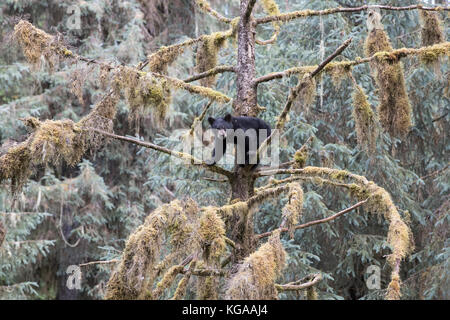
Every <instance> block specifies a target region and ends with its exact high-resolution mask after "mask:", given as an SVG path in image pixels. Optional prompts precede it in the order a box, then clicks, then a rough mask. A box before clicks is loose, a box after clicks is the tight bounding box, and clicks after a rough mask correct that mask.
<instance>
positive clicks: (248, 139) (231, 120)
mask: <svg viewBox="0 0 450 320" xmlns="http://www.w3.org/2000/svg"><path fill="white" fill-rule="evenodd" d="M208 122H209V124H210V125H211V128H212V129H216V130H215V140H214V150H213V152H212V159H211V160H209V161H207V163H208V164H209V165H214V164H216V163H217V162H219V160H220V159H222V157H223V155H224V154H225V152H226V147H227V144H228V143H233V144H235V145H237V143H238V136H239V133H240V132H241V133H242V132H243V133H245V134H246V135H245V151H244V152H245V164H243V163H240V164H239V165H240V166H241V167H244V166H247V165H249V164H250V155H252V154H256V150H257V149H258V148H259V146H260V145H261V143H262V142H263V139H264V140H265V139H266V138H268V137H269V136H270V135H271V133H272V132H271V128H270V126H269V125H268V124H267V123H266V122H264V121H263V120H261V119H259V118H255V117H233V116H232V115H230V114H227V115H226V116H225V117H223V118H212V117H209V118H208ZM239 129H242V131H236V130H239ZM251 129H254V130H255V131H249V130H251ZM260 129H265V130H267V131H266V132H267V136H264V135H261V132H260V131H259V130H260ZM224 130H228V131H226V133H227V134H226V135H225V136H224V135H223V132H224ZM230 130H234V131H230ZM230 133H231V135H230ZM233 133H236V134H233ZM260 135H261V136H260ZM242 137H244V136H242ZM253 139H256V140H257V141H256V149H255V141H254V140H253ZM220 143H222V152H216V149H220ZM239 152H242V151H240V149H239V148H238V150H237V152H236V155H238V153H239ZM239 160H242V159H239V158H238V160H237V161H239ZM258 164H259V159H256V164H252V168H255V167H256V166H257V165H258Z"/></svg>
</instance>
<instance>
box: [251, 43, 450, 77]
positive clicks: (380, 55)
mask: <svg viewBox="0 0 450 320" xmlns="http://www.w3.org/2000/svg"><path fill="white" fill-rule="evenodd" d="M449 50H450V42H443V43H438V44H435V45H432V46H427V47H421V48H399V49H395V50H393V51H390V52H386V51H379V52H376V53H375V54H374V55H372V56H371V57H367V58H356V60H348V61H339V62H334V63H333V64H329V65H326V66H324V68H322V71H330V70H332V69H334V68H351V67H353V66H357V65H359V64H363V63H368V62H371V61H372V60H375V59H386V60H388V61H396V60H398V59H400V58H404V57H407V56H410V55H421V54H423V55H427V54H433V53H434V54H436V53H438V54H445V53H446V52H448V51H449ZM316 68H317V66H303V67H293V68H289V69H286V70H284V71H280V72H272V73H269V74H266V75H264V76H261V77H259V78H256V79H255V84H260V83H262V82H267V81H270V80H274V79H281V78H283V77H288V76H291V75H292V74H299V73H308V72H309V73H312V72H313V71H314V70H315V69H316Z"/></svg>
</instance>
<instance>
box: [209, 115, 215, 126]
mask: <svg viewBox="0 0 450 320" xmlns="http://www.w3.org/2000/svg"><path fill="white" fill-rule="evenodd" d="M214 121H216V119H214V118H213V117H209V118H208V122H209V124H210V125H213V123H214Z"/></svg>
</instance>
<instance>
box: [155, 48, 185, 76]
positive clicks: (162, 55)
mask: <svg viewBox="0 0 450 320" xmlns="http://www.w3.org/2000/svg"><path fill="white" fill-rule="evenodd" d="M184 49H185V45H184V44H183V45H172V46H168V47H161V48H160V49H159V50H158V51H156V52H155V53H152V54H150V55H149V56H148V58H147V59H148V68H149V70H150V71H152V72H156V73H160V74H167V67H168V66H170V65H171V64H172V63H173V62H174V61H175V60H176V59H177V58H178V57H179V56H180V55H181V54H182V53H183V52H184Z"/></svg>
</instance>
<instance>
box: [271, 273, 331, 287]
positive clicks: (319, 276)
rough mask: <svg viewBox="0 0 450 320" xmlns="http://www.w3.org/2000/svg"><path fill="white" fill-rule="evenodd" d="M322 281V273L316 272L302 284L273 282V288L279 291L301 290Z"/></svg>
mask: <svg viewBox="0 0 450 320" xmlns="http://www.w3.org/2000/svg"><path fill="white" fill-rule="evenodd" d="M320 281H322V274H320V273H317V274H315V275H314V276H313V279H312V280H311V281H309V282H306V283H302V284H290V283H288V284H275V288H277V290H280V291H288V290H303V289H306V288H309V287H312V286H314V285H316V284H317V283H319V282H320ZM296 282H298V281H296Z"/></svg>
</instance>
